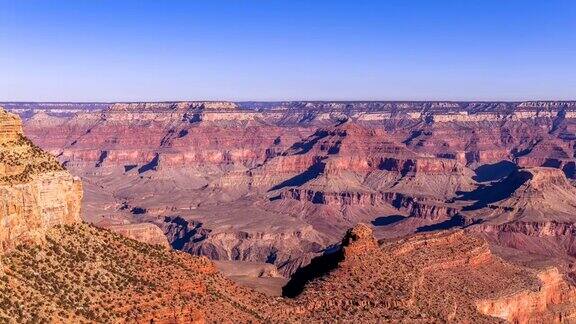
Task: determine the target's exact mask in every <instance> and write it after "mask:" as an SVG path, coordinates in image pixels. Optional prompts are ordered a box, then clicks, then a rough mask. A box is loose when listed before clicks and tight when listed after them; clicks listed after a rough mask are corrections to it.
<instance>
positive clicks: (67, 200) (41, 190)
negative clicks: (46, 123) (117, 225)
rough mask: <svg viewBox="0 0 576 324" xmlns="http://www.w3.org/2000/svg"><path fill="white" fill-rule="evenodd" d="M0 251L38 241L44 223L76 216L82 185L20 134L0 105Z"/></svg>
mask: <svg viewBox="0 0 576 324" xmlns="http://www.w3.org/2000/svg"><path fill="white" fill-rule="evenodd" d="M0 135H1V137H0V200H1V204H0V252H3V251H6V250H8V249H11V248H13V247H14V246H15V245H16V244H19V243H22V242H24V241H39V240H41V239H42V237H43V235H44V233H45V232H46V230H47V229H48V228H50V227H51V226H54V225H58V224H73V223H77V222H79V221H80V201H81V199H82V184H81V182H80V179H78V178H76V177H73V176H71V175H70V174H69V173H68V172H67V171H65V170H64V169H63V168H62V166H61V165H60V164H59V163H58V162H57V161H56V159H55V158H54V157H52V156H50V155H49V154H47V153H45V152H43V151H42V150H40V149H39V148H38V147H36V146H35V145H34V144H32V143H31V142H30V141H29V140H28V139H27V138H25V137H24V136H23V134H22V126H21V123H20V119H19V118H18V117H17V116H15V115H12V114H10V113H6V112H5V111H3V110H1V109H0Z"/></svg>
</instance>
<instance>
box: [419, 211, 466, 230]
mask: <svg viewBox="0 0 576 324" xmlns="http://www.w3.org/2000/svg"><path fill="white" fill-rule="evenodd" d="M464 224H465V222H464V218H462V216H459V215H456V216H453V217H452V218H450V219H447V220H445V221H443V222H440V223H436V224H432V225H426V226H420V227H418V228H417V229H416V233H422V232H432V231H439V230H447V229H451V228H454V227H461V226H463V225H464Z"/></svg>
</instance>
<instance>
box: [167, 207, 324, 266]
mask: <svg viewBox="0 0 576 324" xmlns="http://www.w3.org/2000/svg"><path fill="white" fill-rule="evenodd" d="M157 224H158V225H159V226H160V227H161V228H162V229H163V230H164V233H165V235H166V236H167V237H168V240H169V241H170V243H171V245H172V247H173V248H175V249H178V250H182V251H185V252H189V253H191V254H194V255H204V256H208V257H209V258H211V259H213V260H223V261H227V260H234V261H247V262H267V263H271V264H274V265H276V266H277V267H278V269H279V271H280V273H281V274H282V275H284V276H289V275H290V274H291V273H293V272H294V271H296V270H297V269H298V267H300V266H301V265H302V264H306V263H307V262H308V261H309V260H310V259H311V258H312V257H314V256H315V255H316V253H318V252H319V251H321V250H322V248H323V243H326V242H325V238H324V237H322V236H320V235H319V234H318V232H316V231H315V230H314V229H313V228H312V227H311V226H307V227H305V228H303V229H301V230H297V231H294V232H285V231H270V232H268V231H261V232H260V231H250V232H248V231H235V230H232V229H218V230H212V229H209V228H205V227H204V225H203V224H202V223H201V222H197V221H193V220H188V219H184V218H182V217H165V218H164V222H162V223H157Z"/></svg>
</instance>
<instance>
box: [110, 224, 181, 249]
mask: <svg viewBox="0 0 576 324" xmlns="http://www.w3.org/2000/svg"><path fill="white" fill-rule="evenodd" d="M105 228H107V229H109V230H111V231H112V232H114V233H118V234H120V235H123V236H126V237H128V238H131V239H133V240H136V241H139V242H142V243H146V244H151V245H160V246H163V247H166V248H170V243H169V242H168V239H167V238H166V236H164V232H162V230H161V229H160V227H158V226H156V225H154V224H151V223H138V224H123V225H110V226H105Z"/></svg>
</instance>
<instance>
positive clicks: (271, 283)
mask: <svg viewBox="0 0 576 324" xmlns="http://www.w3.org/2000/svg"><path fill="white" fill-rule="evenodd" d="M65 107H66V109H68V110H69V111H68V110H66V111H65V112H63V111H62V109H63V108H62V107H61V106H59V105H53V106H51V105H45V106H42V104H33V103H26V104H25V105H24V104H22V105H19V104H18V103H11V104H10V105H9V106H8V108H9V109H10V110H12V111H14V112H17V113H19V114H20V115H21V116H22V118H23V126H22V125H21V124H20V120H19V119H18V118H17V117H16V116H15V115H13V114H10V113H4V112H2V114H3V115H1V116H0V117H2V118H0V135H2V139H3V140H2V142H0V145H1V146H0V148H1V149H2V150H3V151H2V154H3V155H2V157H3V159H2V160H1V161H2V163H3V164H0V172H4V173H3V174H4V177H3V178H2V179H3V180H2V182H0V188H3V189H1V190H2V193H3V196H2V197H3V201H4V202H6V203H5V204H4V207H3V208H4V209H3V210H1V212H2V214H1V215H2V220H3V221H2V224H3V226H4V227H3V232H2V236H1V239H2V249H3V251H6V253H7V254H6V255H8V256H9V257H8V260H9V261H8V264H9V266H8V268H9V269H10V265H14V264H15V265H22V264H25V262H24V261H22V259H21V258H22V257H23V256H22V253H23V252H22V251H19V250H17V249H14V248H15V247H16V246H17V245H19V244H20V246H22V244H24V246H27V247H30V246H33V247H34V246H35V247H34V248H32V249H33V250H34V251H36V250H38V249H40V251H45V249H46V246H48V247H49V249H55V248H54V247H53V246H54V244H56V245H57V244H60V243H59V242H61V241H64V242H71V241H73V240H74V239H73V236H74V235H80V236H82V237H84V238H85V240H86V241H87V242H89V244H88V246H89V247H90V249H91V250H90V251H91V252H90V253H88V259H91V258H95V259H98V258H99V256H98V255H99V251H100V250H101V249H102V243H101V242H102V241H106V242H108V241H110V242H115V243H114V246H115V247H117V248H118V251H120V252H110V251H109V252H108V253H112V254H114V255H117V254H123V253H124V254H126V253H128V254H129V253H135V254H133V259H134V260H136V261H135V262H140V264H139V265H134V267H136V268H137V267H139V266H142V265H143V264H146V265H147V266H149V267H150V269H149V270H150V272H149V273H147V274H143V273H138V274H137V276H142V277H143V278H147V279H146V280H152V279H150V274H151V273H158V272H160V271H162V270H160V269H161V268H162V266H161V264H163V263H162V262H164V261H162V260H165V259H170V260H172V261H171V262H174V263H177V262H185V263H187V262H192V263H194V264H196V263H198V262H199V263H202V264H203V265H202V266H201V267H200V268H202V269H204V268H206V269H210V270H206V271H205V272H203V271H204V270H202V271H200V272H201V273H205V274H202V275H200V277H198V276H196V274H194V276H196V277H193V278H192V277H191V278H189V279H187V280H185V281H186V282H188V281H190V282H195V283H197V282H205V280H208V281H209V282H212V283H214V282H215V284H216V286H218V287H220V288H218V291H219V292H218V294H217V296H219V297H218V298H217V300H216V301H210V303H212V302H215V303H216V304H210V303H208V302H206V300H205V299H203V298H204V297H198V299H196V297H194V298H192V297H187V298H188V299H187V300H188V301H190V300H194V303H195V305H201V307H199V308H200V309H210V307H213V308H214V309H222V310H223V311H222V314H209V312H203V311H201V310H200V312H199V313H195V315H193V316H197V317H198V318H200V317H201V318H203V319H205V320H207V321H218V320H219V318H218V317H217V316H220V315H222V316H227V315H230V314H236V313H235V312H240V313H242V314H243V315H241V316H245V317H238V318H240V319H242V320H245V321H248V320H253V321H267V320H268V321H278V319H279V318H283V319H284V320H289V321H296V320H302V319H306V320H310V321H327V320H330V319H334V318H339V319H342V320H343V321H375V320H385V321H391V322H394V321H401V320H404V321H417V320H418V321H474V322H497V321H499V320H502V321H510V322H521V323H527V322H531V321H546V322H572V321H576V310H575V309H574V305H575V304H576V292H575V288H574V287H575V280H576V263H575V261H576V260H575V258H576V243H575V242H576V210H575V209H576V188H575V187H574V185H573V184H574V181H575V180H576V175H575V172H574V165H575V161H576V160H575V158H574V141H575V139H576V137H575V136H574V130H575V129H576V128H574V126H573V124H574V125H576V124H575V122H576V103H574V102H518V103H511V102H502V103H498V102H492V103H490V102H479V103H473V102H271V103H263V102H242V103H234V102H162V103H114V104H98V105H96V104H89V105H88V104H67V105H66V106H65ZM23 133H24V134H25V135H26V137H28V138H30V140H31V141H30V140H28V139H26V137H24V136H23V135H22V134H23ZM32 142H33V143H35V144H36V145H38V146H39V147H40V148H42V149H43V150H45V151H47V152H49V153H51V154H53V155H54V156H56V158H57V160H56V159H55V158H53V157H51V156H50V155H49V154H46V153H45V152H43V151H41V150H40V149H38V148H37V147H36V146H35V145H34V144H32ZM66 169H67V170H68V171H66ZM71 174H72V175H73V176H72V175H71ZM80 179H81V180H80ZM2 186H4V187H2ZM35 195H36V196H35ZM15 197H18V198H15ZM20 197H22V198H20ZM27 197H30V198H27ZM80 201H81V203H80ZM13 202H17V205H14V206H10V204H13ZM34 204H37V205H34ZM37 209H38V210H39V211H36V210H37ZM80 210H81V212H80ZM80 217H81V218H82V220H83V221H84V222H86V223H89V224H91V225H80V222H81V220H80ZM73 224H75V225H73ZM358 224H360V225H358ZM53 226H55V227H54V229H53V230H48V229H49V228H51V227H53ZM350 228H352V229H350ZM115 233H116V234H115ZM117 234H120V235H123V236H125V237H128V238H130V239H128V241H126V239H125V238H122V236H118V235H117ZM44 237H49V238H50V239H49V240H48V244H46V242H45V241H46V240H45V239H44ZM342 237H344V239H343V240H342ZM56 238H57V239H56ZM131 239H134V240H136V241H132V240H131ZM50 240H53V241H50ZM53 242H55V243H53ZM126 242H129V243H126ZM69 244H72V243H69ZM92 244H93V245H92ZM127 247H128V248H129V249H132V250H131V251H132V252H122V251H128V250H126V249H127ZM144 247H146V248H144ZM150 247H154V248H150ZM78 248H80V247H78ZM27 249H28V248H27ZM170 249H173V250H175V251H170ZM25 251H28V250H25ZM154 251H161V252H154ZM26 253H31V252H29V251H28V252H26ZM42 253H48V252H47V250H46V251H45V252H41V255H43V254H42ZM158 253H160V254H162V255H164V256H162V257H160V255H159V254H158ZM91 254H94V255H95V256H91ZM190 254H192V255H193V256H190ZM68 257H70V256H66V258H68ZM147 258H152V259H153V260H158V261H153V262H152V263H154V264H153V265H151V263H150V262H147V261H145V260H146V259H147ZM208 259H212V260H214V262H215V263H213V262H212V261H209V260H208ZM46 260H48V261H47V262H49V263H50V262H52V263H54V262H64V261H62V260H61V259H57V260H53V259H52V258H51V257H50V258H47V259H46ZM175 260H179V261H175ZM182 260H191V261H182ZM3 263H5V262H3ZM192 263H191V264H192ZM179 264H180V263H179ZM118 266H121V263H118ZM186 267H188V266H186ZM16 268H18V267H16ZM131 269H132V268H131ZM171 269H172V268H171ZM174 269H175V268H174ZM216 269H219V271H222V272H223V273H224V274H225V275H226V277H225V276H223V275H222V274H221V273H220V272H219V271H218V270H216ZM77 270H78V269H77ZM11 271H12V272H10V271H8V277H10V278H12V279H11V280H17V281H16V282H18V284H14V285H13V287H16V286H17V287H21V288H19V289H25V288H22V287H25V286H26V280H29V279H30V278H27V277H26V276H20V275H18V273H20V272H15V270H11ZM79 271H80V270H79ZM173 271H174V273H177V275H176V276H177V277H178V276H184V277H186V275H185V274H181V275H180V274H178V273H180V272H178V271H180V270H173ZM197 272H198V271H197ZM14 278H16V279H14ZM215 278H216V279H215ZM25 279H26V280H25ZM170 280H172V279H170V278H168V277H166V276H159V278H157V280H156V279H154V280H152V282H153V283H154V285H162V283H163V282H164V281H170ZM206 282H207V281H206ZM36 284H37V283H36ZM172 284H173V286H171V285H172ZM178 285H179V284H178V282H172V283H171V284H169V285H168V284H167V285H164V286H163V287H162V288H161V289H160V288H154V289H157V290H154V289H152V288H151V289H152V290H153V291H161V293H160V295H162V294H164V293H166V294H168V293H169V291H170V290H171V289H172V290H173V289H175V288H173V287H177V286H178ZM128 287H129V289H132V288H134V287H136V286H130V285H128ZM130 287H131V288H130ZM171 287H172V288H171ZM186 287H187V286H186ZM245 287H248V288H245ZM120 288H121V287H120V286H119V288H118V289H120ZM82 289H87V288H82ZM91 289H92V288H91ZM122 289H124V288H122ZM122 289H120V290H119V291H121V290H122ZM127 289H128V288H127ZM134 289H135V288H134ZM158 289H159V290H158ZM186 289H188V288H186ZM199 289H200V288H199ZM252 289H256V290H259V291H260V292H257V291H255V290H252ZM23 291H25V290H23ZM334 292H336V293H334ZM23 293H24V292H23ZM263 293H264V294H263ZM26 294H29V293H26ZM120 294H121V293H120ZM194 294H196V293H194ZM194 294H192V295H190V296H196V295H194ZM269 295H275V296H278V295H283V296H285V297H284V298H280V297H271V296H269ZM119 296H120V295H119ZM198 296H203V295H202V293H199V295H198ZM438 296H442V298H438ZM113 298H120V297H113ZM190 298H191V299H190ZM244 298H245V299H244ZM161 300H162V298H160V299H155V300H154V301H142V302H143V304H141V305H139V306H138V308H139V309H142V308H144V309H146V307H148V306H150V305H158V304H159V303H161ZM142 305H148V306H142ZM162 305H163V304H162ZM230 305H232V306H230ZM238 305H241V306H238ZM271 305H274V306H271ZM46 307H47V308H46V309H48V308H54V307H56V306H46ZM161 307H164V308H161V310H160V311H158V312H156V313H154V312H152V311H151V310H148V311H142V312H139V313H138V314H137V315H134V313H130V314H132V315H134V316H142V317H141V318H145V319H151V318H163V319H167V318H168V317H169V316H170V315H167V314H168V313H169V311H168V310H167V309H168V308H169V305H164V306H161ZM167 307H168V308H167ZM230 307H231V308H230ZM90 308H91V309H92V308H93V309H99V308H98V306H97V305H92V306H90ZM274 308H275V310H274V311H273V310H271V309H274ZM43 309H44V308H43ZM162 309H163V310H162ZM227 312H228V313H227ZM240 313H238V314H240ZM43 314H45V315H50V316H54V313H51V312H46V313H43ZM98 314H99V316H103V317H104V318H115V317H118V316H119V317H127V316H132V315H130V314H129V312H128V310H127V308H122V309H118V310H115V311H114V313H102V314H100V313H98ZM143 314H144V315H143ZM154 314H156V315H154ZM250 314H251V315H250ZM290 314H291V315H290ZM85 315H86V314H80V315H78V314H76V315H74V314H72V313H66V316H68V317H63V318H68V319H86V318H87V317H86V316H85ZM75 316H77V317H75ZM155 316H157V317H155ZM178 316H183V317H186V316H192V315H191V313H189V312H188V313H186V312H183V313H182V314H180V315H178ZM230 316H231V315H230ZM290 316H297V317H293V318H292V317H290ZM60 318H61V319H62V317H60Z"/></svg>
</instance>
